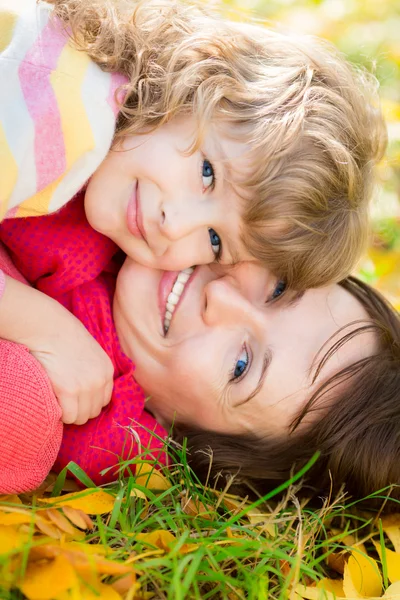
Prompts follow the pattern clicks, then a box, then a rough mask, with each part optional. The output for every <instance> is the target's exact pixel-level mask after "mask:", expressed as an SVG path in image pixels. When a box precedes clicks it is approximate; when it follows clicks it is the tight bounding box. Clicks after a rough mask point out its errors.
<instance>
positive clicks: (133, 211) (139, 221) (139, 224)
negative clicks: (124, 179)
mask: <svg viewBox="0 0 400 600" xmlns="http://www.w3.org/2000/svg"><path fill="white" fill-rule="evenodd" d="M126 221H127V225H128V229H129V231H130V232H131V234H132V235H133V236H135V237H136V238H138V239H139V240H144V241H145V242H146V244H147V238H146V232H145V229H144V225H143V216H142V210H141V206H140V191H139V182H138V181H136V183H135V184H134V186H133V191H132V195H131V197H130V199H129V203H128V209H127V213H126Z"/></svg>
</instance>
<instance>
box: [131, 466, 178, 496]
mask: <svg viewBox="0 0 400 600" xmlns="http://www.w3.org/2000/svg"><path fill="white" fill-rule="evenodd" d="M136 483H137V484H138V485H141V486H143V487H145V488H147V489H148V490H157V491H160V492H161V491H165V490H169V489H170V488H171V484H170V482H169V481H168V479H167V478H166V477H164V475H163V474H162V473H160V471H157V469H155V468H154V466H153V465H151V464H149V463H147V462H138V463H137V464H136Z"/></svg>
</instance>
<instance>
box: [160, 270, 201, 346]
mask: <svg viewBox="0 0 400 600" xmlns="http://www.w3.org/2000/svg"><path fill="white" fill-rule="evenodd" d="M196 270H197V269H196V267H195V268H194V271H193V273H192V274H191V275H190V277H189V279H188V280H187V282H186V284H185V288H184V290H183V292H182V294H181V295H180V297H179V300H178V303H177V305H176V306H175V310H174V314H173V315H172V320H171V323H172V321H173V319H174V317H175V313H176V311H177V310H178V308H179V305H180V304H181V302H182V300H183V298H184V297H185V295H186V292H187V290H188V288H189V285H190V284H191V283H192V280H193V277H194V275H195V274H196ZM180 272H181V271H164V273H163V275H162V276H161V279H160V283H159V285H158V307H159V311H160V316H161V331H162V333H163V335H165V332H164V320H165V313H166V312H167V300H168V296H169V295H170V293H171V292H172V288H173V287H174V283H175V281H176V280H177V278H178V275H179V273H180Z"/></svg>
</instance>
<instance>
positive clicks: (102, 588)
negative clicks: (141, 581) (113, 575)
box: [79, 583, 122, 600]
mask: <svg viewBox="0 0 400 600" xmlns="http://www.w3.org/2000/svg"><path fill="white" fill-rule="evenodd" d="M79 600H122V596H120V595H119V594H118V592H117V591H116V590H114V589H113V588H112V587H111V586H110V585H105V584H104V583H98V584H97V585H96V586H95V588H94V590H92V589H90V588H89V587H88V586H85V587H82V588H81V595H80V597H79Z"/></svg>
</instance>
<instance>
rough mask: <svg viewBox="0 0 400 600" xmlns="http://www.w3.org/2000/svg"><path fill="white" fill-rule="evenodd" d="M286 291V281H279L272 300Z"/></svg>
mask: <svg viewBox="0 0 400 600" xmlns="http://www.w3.org/2000/svg"><path fill="white" fill-rule="evenodd" d="M285 291H286V281H282V280H281V281H278V283H277V284H276V287H275V289H274V291H273V292H272V296H271V300H276V299H277V298H279V296H282V294H284V293H285Z"/></svg>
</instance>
